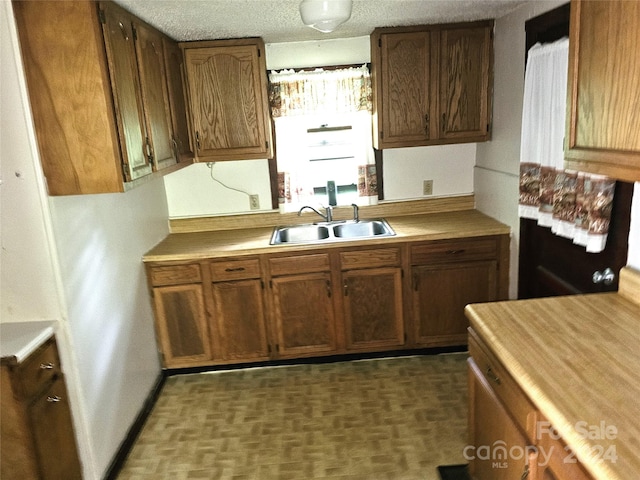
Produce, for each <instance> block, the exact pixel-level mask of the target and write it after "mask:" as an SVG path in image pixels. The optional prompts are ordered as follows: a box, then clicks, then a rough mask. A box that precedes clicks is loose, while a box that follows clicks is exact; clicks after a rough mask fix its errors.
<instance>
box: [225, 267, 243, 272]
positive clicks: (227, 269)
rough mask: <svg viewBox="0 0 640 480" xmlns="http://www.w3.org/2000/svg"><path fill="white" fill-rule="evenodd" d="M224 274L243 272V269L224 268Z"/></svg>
mask: <svg viewBox="0 0 640 480" xmlns="http://www.w3.org/2000/svg"><path fill="white" fill-rule="evenodd" d="M224 271H225V272H244V267H235V268H225V269H224Z"/></svg>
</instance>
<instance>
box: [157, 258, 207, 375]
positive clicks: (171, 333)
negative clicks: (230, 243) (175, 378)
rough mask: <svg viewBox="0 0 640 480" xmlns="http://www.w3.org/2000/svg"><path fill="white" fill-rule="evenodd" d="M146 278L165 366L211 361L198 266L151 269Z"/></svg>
mask: <svg viewBox="0 0 640 480" xmlns="http://www.w3.org/2000/svg"><path fill="white" fill-rule="evenodd" d="M148 279H149V283H150V285H151V289H152V296H153V306H154V311H155V319H156V336H157V339H158V343H159V346H160V350H161V353H162V360H163V364H164V366H165V367H167V368H181V367H190V366H197V365H202V364H204V363H208V362H211V360H212V355H211V345H210V341H209V338H210V337H209V324H208V320H207V313H206V309H205V300H204V299H205V297H204V285H203V283H202V272H201V267H200V265H199V264H197V263H194V264H186V265H171V266H154V267H150V268H149V269H148Z"/></svg>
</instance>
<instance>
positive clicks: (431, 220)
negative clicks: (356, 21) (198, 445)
mask: <svg viewBox="0 0 640 480" xmlns="http://www.w3.org/2000/svg"><path fill="white" fill-rule="evenodd" d="M379 208H380V207H375V209H379ZM384 208H386V209H388V210H387V211H388V212H389V213H390V214H392V213H393V212H394V211H396V210H395V208H396V207H394V208H393V209H391V206H387V207H384ZM397 208H406V205H401V206H398V207H397ZM336 210H337V211H336V215H338V216H339V215H340V214H341V212H340V211H339V209H336ZM362 210H363V211H364V212H367V209H366V208H363V209H362ZM374 211H376V212H378V211H379V210H374ZM349 213H351V209H349ZM267 217H269V215H267ZM296 218H297V217H296ZM386 218H387V221H388V222H389V223H390V225H391V226H392V228H394V229H395V232H396V235H395V236H391V237H385V238H380V239H371V240H347V241H333V242H329V243H322V242H315V243H311V244H290V245H286V244H284V245H269V241H270V238H271V234H272V232H273V227H255V228H236V229H231V230H224V231H204V232H192V233H179V234H171V235H169V237H167V238H166V239H165V240H164V241H163V242H161V243H160V244H159V245H158V246H156V247H155V248H154V249H153V250H152V251H150V252H148V253H147V255H145V257H144V262H145V264H146V268H147V271H148V272H151V273H150V277H149V278H150V289H151V291H152V292H153V295H154V296H157V290H156V289H157V288H159V286H158V285H154V284H153V275H152V272H154V271H155V270H156V269H161V270H162V269H171V268H175V267H176V266H178V264H185V265H188V264H195V265H198V266H199V268H201V270H202V272H208V273H207V275H209V278H208V279H207V278H205V274H204V273H203V274H202V280H201V282H200V283H201V284H202V289H203V292H204V293H203V296H204V298H205V303H206V305H207V307H206V309H205V311H204V314H203V315H204V317H205V318H204V320H202V321H201V322H198V325H201V326H200V327H199V328H198V329H196V331H198V332H202V333H201V334H202V335H203V336H204V337H203V338H205V337H206V336H207V335H208V336H209V337H208V338H209V342H210V355H209V356H208V357H207V355H206V353H205V352H204V351H201V352H200V354H201V355H202V356H201V357H200V358H199V359H197V358H192V359H190V360H189V362H190V364H191V366H208V365H222V364H229V363H239V362H246V361H262V360H278V359H291V358H302V357H311V356H326V355H336V354H349V353H362V352H383V351H393V350H400V349H411V348H423V347H431V346H456V347H460V346H463V345H465V344H466V335H464V334H460V332H459V331H458V330H462V331H464V329H465V328H466V321H465V320H464V313H463V308H464V302H465V301H477V300H482V301H484V300H491V299H494V298H495V299H504V298H506V296H507V289H508V267H509V261H508V250H509V247H508V245H509V237H508V227H506V226H504V225H503V224H500V223H499V222H496V221H495V220H493V219H491V218H490V217H487V216H485V215H482V214H480V213H478V212H475V211H466V210H465V211H455V212H445V213H435V214H415V215H408V216H398V217H394V216H387V217H386ZM251 219H252V220H253V221H254V222H256V221H257V222H259V221H260V218H257V217H255V216H252V218H251ZM445 239H447V240H445ZM446 242H450V243H446ZM454 246H455V247H456V248H455V249H454V250H456V249H457V250H460V249H461V248H462V247H461V246H464V249H463V251H464V253H458V254H453V256H454V260H451V259H448V258H447V256H448V255H449V256H450V255H451V254H448V253H447V252H448V250H451V249H452V248H453V247H454ZM412 249H416V250H415V251H413V253H412ZM419 253H420V254H422V255H423V257H422V258H421V257H419V256H418V254H419ZM411 255H413V256H414V258H415V259H417V260H419V261H420V262H422V264H424V265H427V266H428V263H429V262H433V267H434V268H435V269H436V270H435V271H434V272H430V275H433V280H430V282H431V284H432V285H435V284H437V283H438V282H437V279H438V278H439V277H438V275H442V278H443V279H444V280H446V281H444V282H442V285H438V290H437V292H438V294H437V299H436V297H433V292H431V291H424V292H423V294H424V295H427V296H429V295H430V296H431V299H432V300H431V302H432V305H431V304H427V303H425V304H423V305H421V306H422V308H423V310H422V312H421V315H422V316H421V317H418V318H419V321H420V322H421V324H420V325H416V323H415V322H416V320H415V319H416V316H415V312H414V310H415V309H414V308H413V306H412V295H414V296H415V295H417V294H416V293H414V292H413V291H412V283H411V282H412V279H411V275H409V274H406V272H408V271H409V269H411V268H412V265H411V262H410V261H409V258H410V256H411ZM427 255H431V257H428V256H427ZM440 257H442V258H440ZM458 257H459V258H458ZM429 258H430V260H429ZM443 258H445V259H446V260H447V261H446V262H443ZM420 262H419V263H420ZM449 264H452V265H454V266H453V267H451V265H449ZM216 265H217V266H216ZM424 265H423V266H424ZM418 266H420V265H418ZM438 272H440V273H438ZM451 272H454V273H455V275H453V276H450V273H451ZM470 272H471V273H473V274H474V275H473V276H472V275H470ZM235 282H238V283H235ZM189 283H190V284H191V285H192V286H193V287H194V288H196V289H197V288H199V287H196V285H199V282H194V281H190V282H189V281H185V283H184V284H183V285H186V284H189ZM476 284H477V285H476ZM217 285H218V286H217ZM263 286H264V289H263ZM467 288H468V289H469V290H470V292H466V291H465V290H466V289H467ZM209 289H211V291H209ZM457 290H461V291H462V293H459V292H457ZM470 295H471V296H470ZM154 301H155V302H156V303H157V302H158V300H157V299H156V300H154ZM438 302H439V303H441V304H443V305H445V307H443V308H440V307H438V306H437V304H438ZM196 303H197V302H196ZM425 305H427V307H425ZM424 308H427V311H425V310H424ZM438 308H440V310H438ZM415 311H419V310H415ZM158 312H159V313H158ZM195 316H197V315H195ZM176 318H179V317H178V316H176ZM187 318H188V319H192V318H194V315H191V316H188V317H187ZM460 318H462V320H460ZM189 321H190V322H191V321H192V320H189ZM156 323H157V325H156V328H157V330H158V331H159V332H160V333H159V335H158V337H159V339H160V341H159V343H160V348H161V350H162V349H164V348H168V346H170V345H171V344H172V342H171V341H167V340H165V341H164V343H163V341H162V337H163V335H164V333H163V332H164V331H166V330H167V328H166V327H164V326H163V323H166V320H164V319H163V313H162V311H161V310H160V308H159V307H156ZM450 325H455V329H454V331H453V333H452V332H451V331H449V330H447V329H448V328H449V326H450ZM191 330H193V328H192V329H191ZM177 331H179V329H178V330H177ZM413 332H419V334H420V335H421V337H420V335H418V334H416V335H414V333H413ZM265 335H266V340H265ZM196 337H197V335H196ZM415 337H419V338H415ZM240 339H243V340H240ZM230 341H231V342H232V343H234V344H235V345H236V346H239V345H244V346H243V347H242V348H241V351H244V352H245V354H246V355H245V354H242V355H238V354H231V353H230V352H231V351H230V350H229V349H230V348H231V349H233V348H235V347H233V346H230V345H229V344H228V343H229V342H230ZM245 347H246V348H245ZM265 349H266V351H265ZM225 350H226V353H225ZM163 354H164V364H163V365H164V367H165V368H177V367H179V366H185V365H186V363H187V362H179V364H176V363H174V362H172V361H170V359H171V356H168V355H166V353H165V352H163ZM174 360H176V359H175V358H174Z"/></svg>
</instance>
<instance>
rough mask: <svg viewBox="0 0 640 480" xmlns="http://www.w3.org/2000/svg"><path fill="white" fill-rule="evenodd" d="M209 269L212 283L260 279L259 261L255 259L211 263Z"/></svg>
mask: <svg viewBox="0 0 640 480" xmlns="http://www.w3.org/2000/svg"><path fill="white" fill-rule="evenodd" d="M210 268H211V277H212V279H213V281H214V282H228V281H229V280H245V279H248V278H260V261H259V260H258V259H257V258H251V259H238V260H225V261H222V262H211V266H210Z"/></svg>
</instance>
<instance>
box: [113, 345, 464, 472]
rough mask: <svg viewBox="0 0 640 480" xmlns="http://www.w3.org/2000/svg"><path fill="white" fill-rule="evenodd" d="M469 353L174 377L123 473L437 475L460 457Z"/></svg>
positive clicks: (169, 379)
mask: <svg viewBox="0 0 640 480" xmlns="http://www.w3.org/2000/svg"><path fill="white" fill-rule="evenodd" d="M466 357H467V354H466V353H457V354H446V355H432V356H412V357H399V358H387V359H376V360H361V361H352V362H338V363H325V364H311V365H294V366H285V367H267V368H253V369H243V370H232V371H224V372H216V373H205V374H192V375H180V376H173V377H169V378H168V379H167V381H166V382H165V385H164V388H163V391H162V393H161V395H160V397H159V399H158V401H157V403H156V405H155V407H154V409H153V411H152V413H151V415H150V416H149V418H148V420H147V423H146V424H145V427H144V428H143V430H142V432H141V434H140V436H139V437H138V440H137V442H136V444H135V445H134V447H133V449H132V450H131V452H130V454H129V457H128V458H127V461H126V463H125V465H124V467H123V469H122V471H121V472H120V475H119V476H118V480H149V479H154V480H156V479H172V480H174V479H175V480H182V479H212V480H213V479H223V480H272V479H273V480H308V479H324V480H329V479H331V480H365V479H366V480H378V479H380V480H386V479H392V480H436V479H439V476H438V473H437V471H436V467H437V466H438V465H443V464H456V463H465V460H464V458H463V456H462V452H463V448H464V446H465V445H466V443H467V373H466V364H465V360H466Z"/></svg>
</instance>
